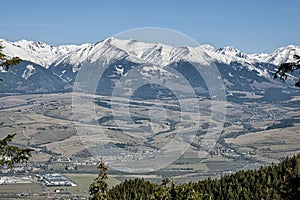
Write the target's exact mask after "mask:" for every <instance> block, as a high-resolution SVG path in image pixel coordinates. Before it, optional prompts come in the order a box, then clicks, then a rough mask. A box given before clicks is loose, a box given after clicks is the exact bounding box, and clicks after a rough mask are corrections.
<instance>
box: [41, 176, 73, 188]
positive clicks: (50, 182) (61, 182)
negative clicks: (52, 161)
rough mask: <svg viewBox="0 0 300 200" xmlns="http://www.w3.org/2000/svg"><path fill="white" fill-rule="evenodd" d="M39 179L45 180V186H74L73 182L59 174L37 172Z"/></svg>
mask: <svg viewBox="0 0 300 200" xmlns="http://www.w3.org/2000/svg"><path fill="white" fill-rule="evenodd" d="M37 177H38V180H39V181H43V182H45V184H46V185H47V186H76V184H75V183H74V182H72V181H71V180H69V179H68V178H67V177H65V176H63V175H61V174H58V173H57V174H43V175H41V174H38V175H37Z"/></svg>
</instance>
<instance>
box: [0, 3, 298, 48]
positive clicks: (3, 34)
mask: <svg viewBox="0 0 300 200" xmlns="http://www.w3.org/2000/svg"><path fill="white" fill-rule="evenodd" d="M0 3H1V4H0V5H1V12H0V27H1V28H0V38H4V39H7V40H10V41H15V40H19V39H30V40H35V41H37V40H38V41H44V42H47V43H49V44H51V45H60V44H82V43H85V42H90V43H95V42H97V41H100V40H103V39H105V38H107V37H109V36H112V35H115V34H117V33H119V32H121V31H126V30H129V29H133V28H141V27H163V28H168V29H174V30H176V31H179V32H182V33H184V34H186V35H188V36H190V37H192V38H193V39H195V40H196V41H197V42H198V43H200V44H211V45H213V46H215V47H216V48H219V47H223V46H227V45H230V46H234V47H236V48H238V49H240V50H241V51H243V52H246V53H254V52H256V53H262V52H266V53H270V52H272V51H273V50H275V49H276V48H278V47H280V46H285V45H288V44H295V45H300V26H299V19H300V16H299V8H300V1H298V0H286V1H282V0H273V1H272V0H260V1H259V0H251V1H250V0H249V1H242V0H238V1H236V0H226V1H225V0H219V1H217V0H210V1H208V0H198V1H167V0H165V1H163V0H161V1H156V0H151V1H142V0H131V1H130V0H128V1H124V0H123V1H122V0H120V1H117V0H110V1H109V0H107V1H96V0H87V1H83V0H82V1H76V0H51V1H46V0H45V1H43V0H27V1H23V0H1V1H0Z"/></svg>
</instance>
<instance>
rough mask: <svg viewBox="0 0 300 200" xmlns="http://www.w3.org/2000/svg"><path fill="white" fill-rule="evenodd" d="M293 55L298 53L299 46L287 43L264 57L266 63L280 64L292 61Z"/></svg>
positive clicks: (299, 53)
mask: <svg viewBox="0 0 300 200" xmlns="http://www.w3.org/2000/svg"><path fill="white" fill-rule="evenodd" d="M294 55H300V46H295V45H288V46H286V47H281V48H278V49H277V50H275V51H274V52H272V53H271V54H270V55H269V56H268V57H267V58H266V59H265V62H266V63H271V64H274V65H280V64H282V63H285V62H293V61H294Z"/></svg>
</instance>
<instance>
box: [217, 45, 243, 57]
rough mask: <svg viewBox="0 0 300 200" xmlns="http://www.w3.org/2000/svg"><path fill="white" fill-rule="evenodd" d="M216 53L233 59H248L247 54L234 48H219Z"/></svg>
mask: <svg viewBox="0 0 300 200" xmlns="http://www.w3.org/2000/svg"><path fill="white" fill-rule="evenodd" d="M216 52H218V53H221V54H224V55H228V56H232V57H239V58H247V54H245V53H242V52H241V51H240V50H238V49H236V48H234V47H232V46H226V47H223V48H219V49H217V50H216Z"/></svg>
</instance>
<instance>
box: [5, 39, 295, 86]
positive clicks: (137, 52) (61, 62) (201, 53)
mask: <svg viewBox="0 0 300 200" xmlns="http://www.w3.org/2000/svg"><path fill="white" fill-rule="evenodd" d="M0 44H1V45H2V46H4V47H5V48H4V49H3V53H4V54H5V55H7V56H8V57H14V56H18V57H20V58H21V59H22V60H23V61H22V63H20V64H19V66H16V67H13V68H12V69H11V70H10V71H9V72H5V71H3V70H2V71H1V72H2V73H1V74H0V76H1V78H2V77H3V79H6V81H5V82H4V84H2V85H1V86H0V89H1V90H2V91H5V92H21V91H23V92H54V91H57V90H59V91H63V90H68V89H70V88H71V87H72V83H73V81H74V80H75V78H76V74H77V72H78V70H79V69H80V68H81V65H82V64H83V63H94V62H96V61H97V60H99V59H102V60H103V59H104V61H105V62H106V63H107V64H111V65H112V66H111V73H115V74H117V75H124V74H125V72H126V71H127V70H129V68H128V67H129V65H132V66H134V63H136V64H143V63H148V64H149V63H150V64H153V65H155V66H159V67H161V68H163V67H164V66H166V65H170V64H174V63H189V62H197V63H206V62H214V63H216V65H217V66H218V69H219V71H220V73H221V75H222V78H223V80H224V82H225V85H226V86H227V87H228V88H229V89H232V87H233V85H235V86H234V88H235V89H237V88H238V87H243V85H245V84H246V83H243V81H246V82H251V83H252V85H251V86H250V88H252V89H257V84H256V85H255V83H253V81H257V82H264V83H266V84H263V85H264V86H266V85H269V86H270V84H275V85H276V86H278V85H281V86H282V85H283V84H281V82H280V81H277V80H275V81H274V80H273V79H272V74H273V73H274V71H275V70H276V68H277V66H278V65H280V64H281V63H284V62H292V61H293V56H294V55H295V54H297V55H300V46H295V45H289V46H286V47H281V48H279V49H277V50H275V51H274V52H272V53H271V54H246V53H243V52H241V51H239V50H238V49H236V48H233V47H230V46H227V47H224V48H219V49H216V48H214V47H213V46H210V45H200V46H198V47H188V46H185V47H172V46H168V45H164V44H160V43H146V42H140V41H136V40H121V39H116V38H108V39H106V40H103V41H100V42H98V43H96V44H89V43H86V44H82V45H61V46H56V47H54V46H51V45H48V44H46V43H43V42H34V41H28V40H20V41H17V42H10V41H6V40H4V39H0ZM116 66H119V67H116ZM126 66H127V67H126ZM250 74H251V75H250ZM237 76H238V78H239V80H240V81H238V82H239V84H238V85H236V83H237ZM262 78H263V79H264V80H261V79H262ZM251 79H253V81H250V80H251ZM258 79H259V80H258ZM247 84H248V83H247ZM274 87H275V86H274ZM240 89H241V90H243V89H242V88H240Z"/></svg>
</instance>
